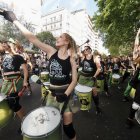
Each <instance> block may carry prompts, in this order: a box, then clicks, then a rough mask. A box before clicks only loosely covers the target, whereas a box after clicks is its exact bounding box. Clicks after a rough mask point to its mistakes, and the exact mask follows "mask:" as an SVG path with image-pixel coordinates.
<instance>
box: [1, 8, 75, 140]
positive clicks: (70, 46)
mask: <svg viewBox="0 0 140 140" xmlns="http://www.w3.org/2000/svg"><path fill="white" fill-rule="evenodd" d="M3 16H4V17H5V19H7V20H9V21H11V22H13V23H14V24H15V25H16V26H17V28H19V30H20V31H21V32H22V34H23V35H24V36H25V37H26V38H27V39H28V40H29V41H30V42H31V43H33V44H34V45H35V46H36V47H38V48H40V49H41V50H43V51H44V52H46V53H47V56H48V60H49V62H50V63H49V73H50V84H51V87H52V88H54V89H55V90H54V91H56V92H54V94H53V96H55V97H53V96H52V95H49V96H48V99H50V100H51V101H50V100H49V102H50V105H53V104H54V103H64V107H65V108H64V107H63V108H62V110H61V111H62V113H63V122H64V125H63V129H64V132H65V133H66V135H67V136H68V137H69V139H71V140H76V133H75V130H74V128H73V123H72V112H71V111H70V108H69V104H68V102H69V97H70V94H71V93H72V92H73V90H74V88H75V86H76V84H77V70H76V62H75V59H74V57H73V56H74V50H75V47H76V44H75V41H74V40H73V38H72V37H71V36H70V35H69V34H67V33H63V34H62V35H61V36H60V37H58V39H57V41H56V48H58V50H56V49H55V48H54V47H52V46H50V45H48V44H44V43H43V42H41V41H39V40H38V38H37V37H36V36H34V35H33V34H32V33H31V32H30V31H28V30H27V29H26V28H25V27H24V26H23V25H22V24H21V23H20V22H19V21H18V20H17V19H16V17H15V15H14V13H13V12H11V11H4V12H3ZM68 50H69V51H70V52H71V53H69V54H70V55H68ZM70 73H71V74H72V77H71V76H70ZM61 88H63V89H64V90H63V92H61V93H58V94H57V89H61ZM55 99H56V100H55Z"/></svg>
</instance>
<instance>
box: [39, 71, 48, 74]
mask: <svg viewBox="0 0 140 140" xmlns="http://www.w3.org/2000/svg"><path fill="white" fill-rule="evenodd" d="M41 74H49V72H48V71H43V72H41Z"/></svg>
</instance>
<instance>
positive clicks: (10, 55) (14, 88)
mask: <svg viewBox="0 0 140 140" xmlns="http://www.w3.org/2000/svg"><path fill="white" fill-rule="evenodd" d="M2 48H3V50H4V51H5V54H4V55H3V56H2V57H3V59H2V60H3V61H2V68H3V80H4V81H3V84H2V87H1V93H2V94H5V95H6V96H8V104H9V106H10V108H11V109H12V110H13V111H14V112H16V114H17V115H18V117H19V118H20V119H21V120H22V118H23V116H24V111H23V108H22V106H21V105H20V104H19V96H18V92H19V91H20V90H21V89H22V88H23V87H27V86H28V83H27V77H28V70H27V67H26V62H25V61H24V59H23V58H22V57H21V56H20V55H17V54H15V53H14V52H13V51H12V49H11V46H10V44H9V43H8V42H7V41H4V42H3V44H2ZM20 66H21V67H22V68H23V72H24V79H22V78H21V73H20Z"/></svg>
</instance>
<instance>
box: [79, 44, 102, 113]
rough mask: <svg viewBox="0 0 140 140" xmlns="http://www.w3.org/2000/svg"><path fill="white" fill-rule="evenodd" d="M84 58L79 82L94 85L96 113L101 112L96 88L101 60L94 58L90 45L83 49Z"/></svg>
mask: <svg viewBox="0 0 140 140" xmlns="http://www.w3.org/2000/svg"><path fill="white" fill-rule="evenodd" d="M83 56H84V57H83V58H82V60H81V67H82V70H81V73H80V76H79V80H78V83H79V84H81V85H85V86H89V87H92V89H93V90H92V93H93V101H94V103H95V107H96V114H100V113H101V109H100V107H99V96H98V94H97V88H96V77H97V76H98V74H99V73H100V68H101V67H100V61H98V62H97V61H96V59H95V58H93V55H92V50H91V48H90V46H85V47H84V51H83Z"/></svg>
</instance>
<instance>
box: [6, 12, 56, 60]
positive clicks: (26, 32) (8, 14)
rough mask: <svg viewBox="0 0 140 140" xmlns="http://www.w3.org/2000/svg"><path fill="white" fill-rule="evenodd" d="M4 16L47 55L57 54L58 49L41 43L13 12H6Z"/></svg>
mask: <svg viewBox="0 0 140 140" xmlns="http://www.w3.org/2000/svg"><path fill="white" fill-rule="evenodd" d="M3 16H4V18H5V19H7V20H8V21H10V22H13V24H15V25H16V27H17V28H18V29H19V30H20V31H21V33H22V34H23V35H24V36H25V37H26V38H27V39H28V40H29V41H30V42H31V43H33V44H34V45H35V46H36V47H38V48H39V49H41V50H43V51H45V52H46V53H47V55H48V56H49V57H50V56H51V55H52V54H53V53H55V52H56V49H54V48H53V47H51V46H50V45H48V44H45V43H43V42H41V41H40V40H39V39H38V38H37V37H36V36H35V35H34V34H33V33H32V32H30V31H29V30H28V29H26V28H25V27H24V26H23V25H22V24H21V23H20V22H19V21H18V20H17V18H16V16H15V14H14V13H13V12H12V11H4V12H3Z"/></svg>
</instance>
